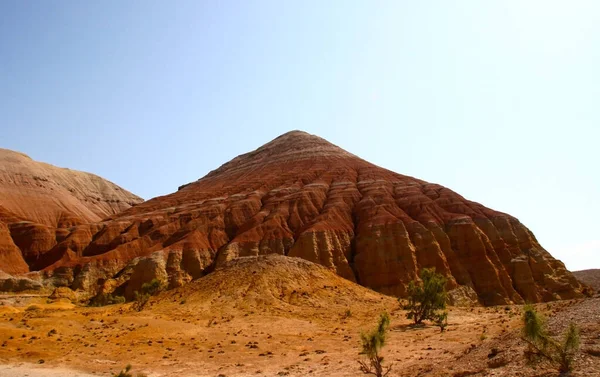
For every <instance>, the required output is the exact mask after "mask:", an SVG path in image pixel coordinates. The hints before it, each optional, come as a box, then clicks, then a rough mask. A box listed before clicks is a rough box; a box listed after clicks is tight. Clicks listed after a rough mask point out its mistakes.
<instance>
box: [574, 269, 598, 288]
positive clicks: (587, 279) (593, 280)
mask: <svg viewBox="0 0 600 377" xmlns="http://www.w3.org/2000/svg"><path fill="white" fill-rule="evenodd" d="M573 275H575V277H576V278H577V279H578V280H579V281H581V282H582V283H584V284H587V285H589V286H590V287H592V288H594V290H595V291H596V292H597V293H600V269H592V270H581V271H573Z"/></svg>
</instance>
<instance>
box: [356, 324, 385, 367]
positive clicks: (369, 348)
mask: <svg viewBox="0 0 600 377" xmlns="http://www.w3.org/2000/svg"><path fill="white" fill-rule="evenodd" d="M389 326H390V316H389V315H388V314H387V313H383V314H381V317H380V318H379V324H378V325H377V327H376V328H375V329H373V330H372V331H371V332H369V333H366V334H365V333H362V334H360V340H361V342H362V352H361V353H362V354H364V355H366V356H367V358H368V363H367V362H365V361H362V360H360V361H359V362H358V363H359V364H360V370H361V371H362V372H363V373H364V374H372V375H375V376H377V377H383V376H387V374H388V373H390V371H391V370H392V365H388V366H387V367H384V366H383V365H382V364H383V356H380V355H379V352H380V351H381V348H382V347H383V346H384V345H385V338H386V332H387V329H388V327H389Z"/></svg>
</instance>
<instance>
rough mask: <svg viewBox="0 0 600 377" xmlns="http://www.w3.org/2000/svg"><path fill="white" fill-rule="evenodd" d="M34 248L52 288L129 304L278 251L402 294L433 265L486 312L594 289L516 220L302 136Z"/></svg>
mask: <svg viewBox="0 0 600 377" xmlns="http://www.w3.org/2000/svg"><path fill="white" fill-rule="evenodd" d="M33 244H34V245H26V246H25V249H27V248H31V247H34V246H35V242H33ZM21 250H22V251H23V253H25V254H27V253H28V250H23V249H21ZM36 250H37V254H36V256H37V259H35V262H34V263H29V265H30V267H32V268H33V269H44V276H45V277H46V278H47V279H50V280H51V281H53V284H58V285H60V284H63V285H70V286H71V287H72V288H80V289H86V290H93V291H98V290H107V289H108V290H109V291H113V290H116V291H117V292H122V293H124V294H125V295H129V296H131V294H132V293H133V291H134V290H136V289H139V286H141V284H142V283H143V282H144V281H147V280H148V279H149V278H150V277H157V278H159V279H161V280H164V281H165V282H166V283H167V284H168V285H169V286H170V287H177V286H180V285H182V284H185V283H186V282H188V281H190V280H193V279H197V278H199V277H201V276H203V275H205V274H207V273H209V272H210V271H212V270H213V269H215V268H218V267H219V266H222V265H224V264H226V263H227V262H229V261H231V260H234V259H236V258H239V257H244V256H256V255H264V254H272V253H275V254H281V255H286V256H293V257H300V258H303V259H306V260H309V261H312V262H315V263H318V264H321V265H323V266H325V267H327V268H329V269H331V270H332V271H334V272H336V273H337V274H338V275H340V276H342V277H344V278H346V279H348V280H351V281H355V282H357V283H359V284H361V285H363V286H366V287H369V288H372V289H374V290H376V291H379V292H383V293H387V294H392V295H398V296H402V295H405V294H406V288H407V286H408V283H409V282H410V281H411V280H414V279H416V278H417V276H418V274H419V271H420V270H421V269H423V268H426V267H435V268H436V270H437V271H438V272H441V273H443V274H444V275H446V276H447V277H448V289H450V290H455V289H457V290H455V292H460V295H462V296H466V297H470V298H471V299H472V300H478V301H479V302H482V303H484V304H488V305H491V304H505V303H510V302H515V303H522V302H524V301H529V302H540V301H549V300H554V299H560V298H573V297H579V296H581V290H582V289H583V287H582V286H581V285H580V283H579V282H578V281H577V280H576V279H575V278H574V277H573V276H572V275H571V273H570V272H569V271H567V270H566V269H565V267H564V265H563V264H562V263H561V262H560V261H558V260H556V259H554V258H552V256H551V255H550V254H549V253H548V252H546V251H545V250H544V249H543V248H542V246H540V244H539V243H538V242H537V240H536V239H535V237H534V236H533V234H532V233H531V232H530V231H529V230H528V229H527V228H526V227H525V226H524V225H523V224H521V223H520V222H519V221H518V220H517V219H516V218H514V217H512V216H510V215H507V214H504V213H501V212H497V211H494V210H491V209H488V208H486V207H484V206H482V205H481V204H478V203H475V202H471V201H469V200H467V199H465V198H463V197H462V196H460V195H458V194H457V193H455V192H453V191H451V190H449V189H447V188H445V187H443V186H440V185H437V184H432V183H428V182H425V181H422V180H419V179H415V178H412V177H408V176H404V175H400V174H397V173H394V172H391V171H389V170H386V169H383V168H381V167H378V166H376V165H373V164H371V163H369V162H367V161H364V160H362V159H360V158H359V157H357V156H354V155H353V154H351V153H349V152H346V151H344V150H343V149H341V148H339V147H337V146H335V145H333V144H331V143H329V142H328V141H326V140H324V139H322V138H320V137H317V136H314V135H310V134H307V133H305V132H301V131H292V132H288V133H286V134H284V135H281V136H279V137H278V138H276V139H274V140H272V141H271V142H269V143H267V144H265V145H263V146H262V147H260V148H258V149H256V150H255V151H253V152H250V153H246V154H243V155H240V156H238V157H236V158H234V159H233V160H231V161H229V162H227V163H225V164H224V165H222V166H221V167H219V168H218V169H216V170H214V171H212V172H210V173H209V174H207V175H206V176H205V177H203V178H201V179H199V180H198V181H196V182H192V183H190V184H187V185H185V186H182V187H181V188H180V190H179V191H177V192H175V193H173V194H170V195H166V196H163V197H158V198H155V199H152V200H149V201H147V202H144V203H141V204H139V205H136V206H134V207H132V208H129V209H127V210H125V211H124V212H121V213H118V214H116V215H113V216H112V217H111V218H110V220H107V221H104V222H99V223H95V224H87V225H79V226H77V227H74V228H72V229H69V232H68V234H67V235H66V236H65V237H61V241H60V242H58V243H57V244H56V245H54V246H53V247H51V248H50V249H48V250H39V248H38V249H36ZM231 278H232V279H235V278H236V277H235V276H232V277H231ZM108 281H112V283H110V284H108V283H107V282H108ZM107 284H108V287H109V288H107Z"/></svg>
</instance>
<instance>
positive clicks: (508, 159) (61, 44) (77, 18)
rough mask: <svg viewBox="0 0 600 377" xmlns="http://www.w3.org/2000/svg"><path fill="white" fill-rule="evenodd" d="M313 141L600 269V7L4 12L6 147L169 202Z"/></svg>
mask: <svg viewBox="0 0 600 377" xmlns="http://www.w3.org/2000/svg"><path fill="white" fill-rule="evenodd" d="M293 129H300V130H304V131H307V132H310V133H313V134H317V135H319V136H322V137H324V138H326V139H328V140H329V141H331V142H333V143H335V144H337V145H339V146H341V147H343V148H345V149H347V150H348V151H350V152H352V153H354V154H357V155H359V156H361V157H363V158H364V159H366V160H369V161H371V162H373V163H376V164H378V165H380V166H383V167H385V168H388V169H390V170H393V171H396V172H398V173H402V174H407V175H412V176H415V177H418V178H421V179H425V180H428V181H430V182H436V183H440V184H442V185H444V186H446V187H449V188H451V189H453V190H455V191H457V192H458V193H460V194H462V195H463V196H465V197H466V198H468V199H471V200H475V201H478V202H481V203H483V204H485V205H486V206H488V207H491V208H494V209H497V210H500V211H504V212H507V213H510V214H512V215H514V216H516V217H517V218H519V219H520V220H521V221H522V222H523V223H524V224H526V225H527V226H528V227H529V228H530V229H531V230H532V231H533V232H534V233H535V234H536V236H537V237H538V239H539V240H540V242H541V243H542V245H543V246H545V247H546V249H547V250H548V251H550V252H551V253H552V254H553V255H554V256H556V257H558V258H560V259H561V260H563V261H564V262H565V263H566V264H567V267H569V268H570V269H584V268H600V221H599V220H598V216H599V214H600V199H599V198H598V194H599V193H600V169H599V165H600V152H599V145H598V144H599V141H600V2H598V1H597V0H591V1H577V0H573V1H550V0H539V1H534V0H514V1H506V0H502V1H500V0H498V1H481V0H473V1H446V0H443V1H400V0H394V1H370V0H364V1H350V0H340V1H279V0H274V1H251V0H249V1H198V0H192V1H183V0H178V1H149V0H141V1H121V0H118V1H97V2H91V1H58V0H50V1H21V0H4V1H0V147H4V148H9V149H14V150H18V151H21V152H24V153H27V154H29V155H30V156H31V157H32V158H34V159H36V160H40V161H44V162H49V163H52V164H54V165H57V166H62V167H69V168H73V169H78V170H84V171H89V172H93V173H95V174H98V175H100V176H103V177H105V178H107V179H109V180H111V181H113V182H115V183H117V184H119V185H121V186H123V187H124V188H126V189H128V190H130V191H132V192H134V193H136V194H138V195H140V196H142V197H144V198H146V199H149V198H151V197H154V196H157V195H164V194H168V193H171V192H173V191H175V190H177V187H178V186H179V185H181V184H184V183H187V182H190V181H193V180H196V179H198V178H200V177H202V176H203V175H204V174H206V173H207V172H208V171H210V170H212V169H214V168H216V167H218V166H219V165H221V164H222V163H224V162H226V161H228V160H230V159H231V158H233V157H235V156H236V155H238V154H241V153H244V152H247V151H250V150H252V149H255V148H256V147H258V146H260V145H262V144H264V143H266V142H268V141H269V140H271V139H273V138H274V137H276V136H278V135H280V134H282V133H284V132H287V131H289V130H293Z"/></svg>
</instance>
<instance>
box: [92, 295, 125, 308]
mask: <svg viewBox="0 0 600 377" xmlns="http://www.w3.org/2000/svg"><path fill="white" fill-rule="evenodd" d="M124 302H125V297H123V296H113V295H111V294H105V293H100V294H99V295H97V296H95V297H94V298H92V299H91V300H90V302H89V304H88V306H106V305H114V304H122V303H124Z"/></svg>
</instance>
